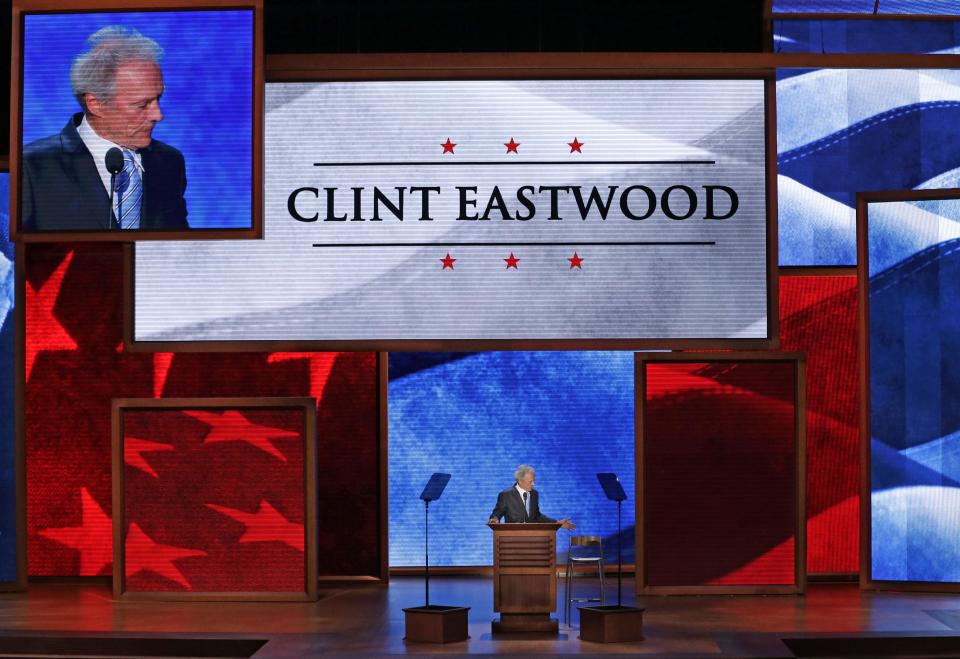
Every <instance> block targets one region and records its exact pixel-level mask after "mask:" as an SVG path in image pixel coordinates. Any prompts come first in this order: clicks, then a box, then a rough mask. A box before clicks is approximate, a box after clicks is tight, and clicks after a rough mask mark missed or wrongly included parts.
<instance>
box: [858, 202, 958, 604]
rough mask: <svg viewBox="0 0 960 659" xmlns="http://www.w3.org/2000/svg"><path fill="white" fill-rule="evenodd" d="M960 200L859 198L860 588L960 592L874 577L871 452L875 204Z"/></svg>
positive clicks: (955, 586) (942, 586)
mask: <svg viewBox="0 0 960 659" xmlns="http://www.w3.org/2000/svg"><path fill="white" fill-rule="evenodd" d="M936 199H960V188H944V189H939V190H887V191H883V192H869V193H860V194H858V195H857V293H858V294H857V320H858V322H857V344H858V345H857V354H858V359H859V362H860V363H859V367H860V368H859V372H860V588H861V589H864V590H900V591H916V592H938V593H960V583H943V582H937V581H881V580H875V579H874V578H873V560H872V558H873V544H872V539H873V538H872V527H873V525H872V523H871V519H872V515H871V512H872V507H871V498H872V497H871V487H870V482H871V452H870V439H871V431H870V330H869V327H870V271H869V267H870V262H869V255H870V250H869V242H868V238H869V236H868V234H867V231H868V226H869V214H870V213H869V210H870V208H869V207H870V204H871V203H884V202H887V203H889V202H898V201H925V200H936Z"/></svg>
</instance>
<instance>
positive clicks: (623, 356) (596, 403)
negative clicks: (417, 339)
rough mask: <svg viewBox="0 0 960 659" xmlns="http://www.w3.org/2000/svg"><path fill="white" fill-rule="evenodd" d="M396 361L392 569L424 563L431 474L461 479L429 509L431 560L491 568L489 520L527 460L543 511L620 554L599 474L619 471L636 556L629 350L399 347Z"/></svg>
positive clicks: (562, 539) (628, 551)
mask: <svg viewBox="0 0 960 659" xmlns="http://www.w3.org/2000/svg"><path fill="white" fill-rule="evenodd" d="M389 369H390V384H389V393H388V401H389V405H388V409H389V442H388V446H389V466H388V471H389V497H390V504H389V520H390V521H389V524H390V529H389V541H390V565H392V566H409V565H422V564H423V524H424V511H423V509H424V504H423V502H422V501H420V500H419V499H418V497H419V495H420V491H421V490H422V489H423V486H424V485H425V484H426V482H427V480H428V479H429V478H430V474H432V473H433V472H435V471H442V472H448V473H451V474H453V478H451V480H450V483H449V484H448V485H447V489H446V491H445V492H444V494H443V496H442V497H441V498H440V499H439V500H438V501H437V502H435V503H432V504H431V505H430V529H431V533H430V563H431V565H461V566H463V565H491V564H492V562H493V552H492V544H493V543H492V534H491V532H490V529H488V528H487V527H486V521H487V519H488V517H489V515H490V512H491V511H492V510H493V507H494V504H495V503H496V500H497V494H499V492H500V491H501V490H504V489H506V488H507V487H510V486H511V485H512V484H513V483H514V480H513V471H514V469H516V467H517V465H519V464H522V463H526V464H530V465H533V466H534V467H535V468H536V470H537V481H536V488H537V489H538V490H539V491H540V502H541V510H542V511H543V512H544V514H546V515H549V516H551V517H554V518H557V519H559V518H561V517H570V518H571V519H572V520H573V521H574V522H575V523H576V524H577V526H578V528H577V530H576V533H577V534H584V535H600V536H603V537H604V541H605V547H604V552H605V553H606V554H607V556H608V558H609V559H611V560H614V561H615V560H616V542H615V540H616V524H617V520H616V511H617V507H616V504H615V503H613V502H611V501H608V500H607V499H606V497H605V496H604V494H603V490H602V489H601V487H600V484H599V482H598V481H597V478H596V474H597V472H614V473H616V474H617V475H618V476H619V477H620V481H621V482H622V483H623V487H624V490H625V491H626V492H627V496H628V497H629V498H628V500H627V501H626V502H624V504H623V519H624V533H623V539H624V543H625V544H624V561H625V562H630V563H632V562H633V561H634V557H635V548H634V533H633V519H634V480H635V479H634V459H633V458H634V423H633V409H634V401H633V391H634V386H633V378H634V376H633V353H631V352H490V353H474V354H466V353H460V354H447V355H440V356H438V355H437V354H426V353H423V354H421V353H391V355H390V364H389ZM567 535H568V534H567V532H566V531H560V532H559V538H558V549H559V550H560V553H561V560H565V558H564V553H565V552H566V549H567V540H566V537H567Z"/></svg>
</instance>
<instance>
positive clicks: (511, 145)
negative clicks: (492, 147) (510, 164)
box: [503, 137, 520, 153]
mask: <svg viewBox="0 0 960 659" xmlns="http://www.w3.org/2000/svg"><path fill="white" fill-rule="evenodd" d="M503 146H505V147H507V153H517V147H518V146H520V143H519V142H514V141H513V138H512V137H511V138H510V141H509V142H504V143H503Z"/></svg>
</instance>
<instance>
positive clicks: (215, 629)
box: [0, 577, 960, 657]
mask: <svg viewBox="0 0 960 659" xmlns="http://www.w3.org/2000/svg"><path fill="white" fill-rule="evenodd" d="M561 585H562V584H561ZM608 585H612V586H613V588H612V589H608V593H607V597H608V602H612V603H616V580H608ZM577 586H578V592H577V594H578V595H581V594H590V593H591V592H593V591H595V590H596V587H597V586H596V582H595V581H593V580H591V579H582V580H579V581H578V582H577ZM624 586H625V589H624V595H625V598H624V601H625V603H629V601H632V596H633V590H632V581H631V582H626V581H625V583H624ZM611 591H612V596H611ZM430 595H431V597H430V599H431V603H432V604H449V605H460V606H469V607H471V609H470V616H469V619H470V625H469V632H470V639H469V640H467V641H465V642H461V643H452V644H448V645H429V644H413V643H410V644H408V643H406V642H405V641H404V640H403V635H404V614H403V610H402V609H403V608H404V607H409V606H419V605H421V604H423V581H422V579H420V578H415V577H395V578H393V580H392V581H391V583H390V585H389V586H377V585H362V586H361V585H349V586H342V587H335V588H322V589H321V599H320V601H319V602H316V603H310V604H300V603H264V604H260V603H172V602H151V603H147V602H115V601H113V600H112V599H111V592H110V588H109V586H108V585H107V584H106V583H96V584H53V583H38V584H31V586H30V589H29V591H28V592H27V593H20V594H0V629H2V630H3V631H2V632H0V656H8V655H5V654H4V652H3V641H4V639H10V638H12V637H18V636H19V637H22V636H26V635H35V634H38V635H50V636H53V635H57V636H61V635H68V634H76V633H80V634H81V635H85V636H98V637H99V636H107V635H112V636H124V637H133V636H136V637H155V636H161V637H170V636H177V637H194V638H196V637H197V636H202V637H211V638H232V639H237V638H244V639H263V640H265V641H266V643H265V645H263V646H262V648H261V649H259V650H258V651H257V652H256V653H255V654H254V655H253V656H255V657H281V656H283V657H287V656H306V655H311V654H321V653H322V654H331V653H336V654H347V655H363V656H376V655H387V654H435V653H440V654H451V653H470V654H495V655H511V654H516V655H521V654H523V655H528V654H611V653H612V654H625V653H629V654H637V653H639V654H644V655H670V656H674V655H677V656H715V657H730V656H739V657H749V656H786V657H789V656H795V655H794V654H793V653H791V652H789V651H786V650H785V649H784V646H783V644H782V643H781V642H780V641H779V639H780V638H800V637H804V636H812V637H820V636H822V635H828V636H829V635H837V634H839V635H852V636H861V637H862V636H883V637H887V636H889V637H900V636H903V635H904V634H905V633H909V635H914V636H931V637H949V638H950V639H951V642H952V641H953V640H956V642H958V643H960V596H957V595H930V594H914V593H875V592H861V591H860V590H859V589H858V588H857V586H856V585H854V584H813V585H811V586H810V587H809V592H808V593H807V595H805V596H793V595H776V596H773V595H771V596H756V595H751V596H742V595H739V596H709V597H707V596H671V597H646V598H640V600H639V601H638V602H637V606H641V607H644V608H646V614H645V619H644V634H645V636H646V640H645V641H642V642H637V643H629V644H609V645H600V644H595V643H589V642H584V641H580V640H579V639H578V638H577V636H578V631H579V629H578V619H577V618H576V617H575V618H574V620H573V626H572V627H569V626H567V625H565V624H563V623H562V622H561V625H560V634H559V636H556V637H552V638H550V637H542V636H540V637H537V636H534V637H516V638H514V637H509V636H492V635H491V633H490V621H491V619H493V617H494V613H493V602H492V600H493V583H492V580H491V579H490V578H489V577H475V578H467V577H435V578H433V579H431V588H430ZM558 595H559V596H560V597H562V596H563V589H562V587H560V588H558ZM560 612H562V603H560V606H558V613H560ZM931 640H932V639H931ZM927 647H929V648H930V654H929V656H951V655H950V654H949V651H945V650H940V651H934V650H933V648H934V645H933V644H930V645H928V646H927ZM808 656H809V655H808ZM818 656H824V655H818ZM861 656H869V655H861ZM900 656H902V655H900Z"/></svg>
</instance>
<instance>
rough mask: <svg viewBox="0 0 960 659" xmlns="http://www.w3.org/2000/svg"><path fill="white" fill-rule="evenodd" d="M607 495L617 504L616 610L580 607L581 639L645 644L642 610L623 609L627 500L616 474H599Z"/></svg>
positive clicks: (605, 607) (612, 607)
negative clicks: (623, 526) (622, 523)
mask: <svg viewBox="0 0 960 659" xmlns="http://www.w3.org/2000/svg"><path fill="white" fill-rule="evenodd" d="M597 480H599V481H600V485H601V486H602V487H603V492H604V494H606V495H607V498H608V499H610V500H611V501H616V502H617V604H616V605H615V606H581V607H579V608H580V638H581V639H582V640H584V641H594V642H596V643H623V642H626V641H642V640H643V609H638V608H637V607H635V606H623V551H622V546H621V545H622V544H623V541H622V539H621V530H620V508H621V506H622V504H623V502H624V500H625V499H626V498H627V494H626V492H624V491H623V486H622V485H621V484H620V480H619V479H618V478H617V476H616V474H608V473H607V474H597Z"/></svg>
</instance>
